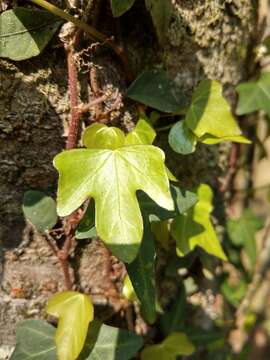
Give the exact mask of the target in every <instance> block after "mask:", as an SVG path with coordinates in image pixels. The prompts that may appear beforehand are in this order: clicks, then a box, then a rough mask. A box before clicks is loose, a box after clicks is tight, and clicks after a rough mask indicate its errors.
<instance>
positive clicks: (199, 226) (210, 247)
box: [171, 184, 227, 260]
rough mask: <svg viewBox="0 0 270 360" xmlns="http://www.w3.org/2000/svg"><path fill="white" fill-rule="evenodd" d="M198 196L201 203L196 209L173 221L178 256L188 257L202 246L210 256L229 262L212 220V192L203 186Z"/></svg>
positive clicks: (199, 189) (195, 206) (172, 232)
mask: <svg viewBox="0 0 270 360" xmlns="http://www.w3.org/2000/svg"><path fill="white" fill-rule="evenodd" d="M197 195H198V198H199V201H198V202H197V203H196V204H195V205H194V207H193V208H192V209H190V210H188V211H187V213H185V214H183V215H178V216H177V217H176V218H175V219H174V220H173V223H172V226H171V234H172V236H173V238H174V239H175V241H176V248H177V255H178V256H183V255H186V254H188V253H189V252H190V251H192V250H193V249H194V248H195V247H196V246H200V247H201V248H203V249H204V250H205V251H206V252H208V253H209V254H211V255H214V256H217V257H219V258H220V259H222V260H227V257H226V255H225V254H224V252H223V250H222V247H221V245H220V243H219V240H218V238H217V235H216V233H215V230H214V228H213V225H212V223H211V219H210V214H211V212H212V209H213V207H212V198H213V193H212V190H211V188H210V187H209V186H208V185H206V184H201V185H200V186H199V187H198V190H197Z"/></svg>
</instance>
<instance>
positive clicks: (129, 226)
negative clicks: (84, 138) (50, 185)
mask: <svg viewBox="0 0 270 360" xmlns="http://www.w3.org/2000/svg"><path fill="white" fill-rule="evenodd" d="M164 159H165V156H164V153H163V152H162V150H160V149H159V148H157V147H155V146H152V145H130V146H123V147H120V148H117V149H114V150H111V149H104V150H103V149H75V150H68V151H64V152H62V153H60V154H58V155H57V156H56V157H55V159H54V165H55V167H56V168H57V170H58V171H59V174H60V176H59V185H58V197H57V209H58V213H59V215H60V216H66V215H69V214H71V213H72V212H73V211H74V210H76V209H77V208H78V207H79V206H80V205H81V204H82V203H83V202H84V201H85V200H86V199H87V198H91V197H93V198H94V200H95V209H96V214H95V215H96V216H95V222H96V229H97V233H98V235H99V236H100V237H101V239H102V240H103V241H104V242H105V243H106V245H107V246H108V247H109V248H110V250H111V251H112V253H113V254H114V255H115V256H117V257H118V258H120V259H121V260H122V261H124V262H128V263H129V262H131V261H133V260H134V259H135V257H136V255H137V253H138V250H139V246H140V242H141V239H142V235H143V222H142V217H141V213H140V208H139V204H138V200H137V197H136V192H137V190H143V191H144V192H145V193H147V194H148V195H149V196H150V197H151V198H152V199H153V200H154V201H155V202H156V203H157V204H158V205H159V206H161V207H164V208H165V209H168V210H173V209H174V205H173V200H172V198H171V194H170V191H169V181H168V177H167V174H166V170H165V165H164Z"/></svg>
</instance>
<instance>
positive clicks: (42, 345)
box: [11, 320, 57, 360]
mask: <svg viewBox="0 0 270 360" xmlns="http://www.w3.org/2000/svg"><path fill="white" fill-rule="evenodd" d="M54 335H55V328H54V327H53V326H51V325H49V324H47V323H46V322H44V321H41V320H25V321H23V322H21V323H20V324H19V325H18V326H17V329H16V347H15V350H14V352H13V353H12V355H11V360H31V359H35V360H56V359H57V356H56V346H55V342H54Z"/></svg>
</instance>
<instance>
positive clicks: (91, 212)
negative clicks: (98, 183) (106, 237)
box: [75, 199, 97, 239]
mask: <svg viewBox="0 0 270 360" xmlns="http://www.w3.org/2000/svg"><path fill="white" fill-rule="evenodd" d="M75 236H76V239H89V238H92V237H95V236H97V232H96V228H95V204H94V201H93V199H91V200H90V203H89V205H88V207H87V210H86V212H85V214H84V216H83V218H82V220H81V222H80V224H79V226H78V227H77V229H76V232H75Z"/></svg>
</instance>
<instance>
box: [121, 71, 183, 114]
mask: <svg viewBox="0 0 270 360" xmlns="http://www.w3.org/2000/svg"><path fill="white" fill-rule="evenodd" d="M127 96H128V97H129V98H131V99H133V100H135V101H138V102H141V103H143V104H145V105H147V106H150V107H152V108H154V109H157V110H159V111H163V112H168V113H177V112H179V111H181V110H182V109H183V107H184V106H185V105H186V99H185V98H184V96H183V95H181V96H178V95H176V88H175V85H174V83H173V82H172V81H171V80H170V79H169V78H168V76H167V74H166V72H165V71H162V70H146V71H144V72H143V73H142V74H140V75H139V76H138V77H137V79H136V80H135V81H134V82H133V83H132V84H131V85H130V87H129V89H128V91H127Z"/></svg>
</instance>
